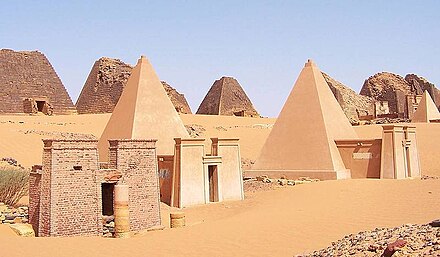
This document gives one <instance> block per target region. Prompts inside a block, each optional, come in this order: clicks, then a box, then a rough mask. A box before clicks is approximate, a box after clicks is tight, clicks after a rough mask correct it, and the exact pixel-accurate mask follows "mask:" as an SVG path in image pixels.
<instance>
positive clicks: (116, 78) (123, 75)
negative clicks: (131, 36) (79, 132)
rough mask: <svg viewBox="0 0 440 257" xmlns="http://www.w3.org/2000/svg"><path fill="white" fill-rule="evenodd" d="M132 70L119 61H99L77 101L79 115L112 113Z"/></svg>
mask: <svg viewBox="0 0 440 257" xmlns="http://www.w3.org/2000/svg"><path fill="white" fill-rule="evenodd" d="M131 70H132V67H131V66H130V65H128V64H126V63H124V62H122V61H120V60H118V59H111V58H106V57H102V58H100V59H99V60H97V61H96V62H95V64H94V65H93V67H92V70H91V71H90V74H89V76H88V78H87V80H86V83H85V84H84V87H83V89H82V91H81V94H80V96H79V97H78V100H77V101H76V109H77V110H78V113H80V114H83V113H108V112H112V111H113V109H114V108H115V106H116V104H117V103H118V100H119V97H121V94H122V90H123V89H124V86H125V85H126V83H127V80H128V77H130V73H131Z"/></svg>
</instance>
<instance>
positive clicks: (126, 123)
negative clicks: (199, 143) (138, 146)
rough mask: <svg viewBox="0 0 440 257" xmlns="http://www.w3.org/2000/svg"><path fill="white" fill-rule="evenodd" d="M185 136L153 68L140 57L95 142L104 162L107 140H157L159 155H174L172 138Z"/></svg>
mask: <svg viewBox="0 0 440 257" xmlns="http://www.w3.org/2000/svg"><path fill="white" fill-rule="evenodd" d="M175 137H181V138H185V137H188V132H187V131H186V129H185V127H184V125H183V123H182V120H181V119H180V117H179V115H178V114H177V112H176V109H175V108H174V106H173V104H172V103H171V101H170V99H169V98H168V96H167V94H166V92H165V89H164V88H163V86H162V83H161V82H160V80H159V78H158V77H157V75H156V72H155V71H154V69H153V66H152V65H151V64H150V62H149V61H148V59H147V58H146V57H145V56H141V58H140V59H139V60H138V63H137V65H136V66H135V67H134V69H133V70H132V72H131V75H130V77H129V78H128V81H127V85H126V86H125V88H124V91H123V92H122V94H121V97H120V98H119V101H118V103H117V105H116V107H115V109H114V110H113V113H112V115H111V117H110V120H109V121H108V123H107V126H106V127H105V129H104V132H103V133H102V136H101V138H100V140H99V143H98V148H99V150H100V151H99V152H100V160H101V161H106V160H107V155H108V152H107V150H106V149H107V148H108V140H109V139H157V140H158V141H157V144H156V146H157V154H158V155H173V154H174V138H175Z"/></svg>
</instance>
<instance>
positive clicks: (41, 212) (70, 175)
mask: <svg viewBox="0 0 440 257" xmlns="http://www.w3.org/2000/svg"><path fill="white" fill-rule="evenodd" d="M43 141H44V150H43V165H42V171H41V175H39V174H38V172H32V175H31V178H30V204H29V213H30V222H31V224H32V225H33V227H34V228H38V229H37V230H38V235H39V236H75V235H81V236H92V235H93V236H96V235H101V234H102V221H101V219H102V192H101V191H102V187H101V185H102V183H105V182H108V181H106V177H108V175H109V174H114V173H115V172H116V173H118V172H120V173H122V177H121V178H120V179H119V181H112V182H117V183H120V184H127V185H129V190H130V191H129V199H130V203H129V209H130V228H131V230H132V231H139V230H143V229H147V228H149V227H152V226H156V225H160V223H161V221H160V211H159V198H160V196H159V177H158V173H157V157H156V148H155V141H154V140H153V141H148V140H112V141H111V142H110V144H111V147H110V155H111V156H112V159H111V162H110V165H109V166H110V167H109V168H110V169H99V164H98V151H97V141H96V140H43Z"/></svg>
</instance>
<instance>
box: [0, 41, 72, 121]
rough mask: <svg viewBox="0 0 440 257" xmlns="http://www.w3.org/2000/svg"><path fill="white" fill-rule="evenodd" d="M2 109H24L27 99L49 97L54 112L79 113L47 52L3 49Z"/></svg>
mask: <svg viewBox="0 0 440 257" xmlns="http://www.w3.org/2000/svg"><path fill="white" fill-rule="evenodd" d="M0 87H1V89H2V90H1V91H0V113H24V112H25V110H24V106H23V104H24V103H23V100H24V99H26V98H31V99H33V100H41V101H46V102H47V103H48V104H50V105H51V107H52V108H53V113H54V114H71V113H75V112H76V110H75V107H74V106H73V103H72V100H71V99H70V96H69V95H68V93H67V91H66V89H65V88H64V85H63V83H62V82H61V80H60V78H59V77H58V75H57V74H56V72H55V70H54V68H53V67H52V65H51V64H50V62H49V60H48V59H47V58H46V56H44V54H42V53H40V52H38V51H20V52H16V51H13V50H9V49H1V50H0Z"/></svg>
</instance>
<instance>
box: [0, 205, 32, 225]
mask: <svg viewBox="0 0 440 257" xmlns="http://www.w3.org/2000/svg"><path fill="white" fill-rule="evenodd" d="M28 210H29V208H28V207H27V206H19V207H18V208H14V207H13V206H9V205H6V204H4V203H0V223H2V224H20V223H28V221H29V215H28Z"/></svg>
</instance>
